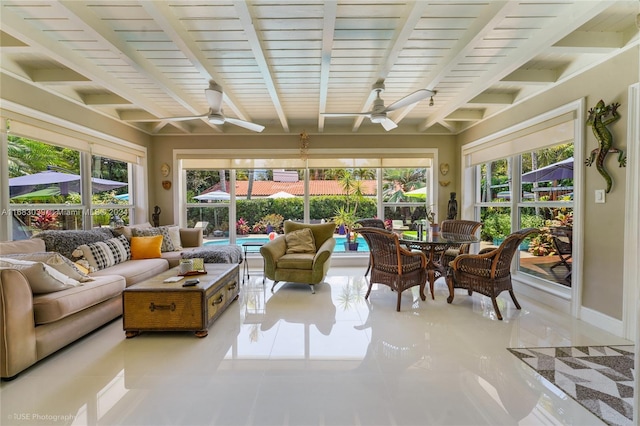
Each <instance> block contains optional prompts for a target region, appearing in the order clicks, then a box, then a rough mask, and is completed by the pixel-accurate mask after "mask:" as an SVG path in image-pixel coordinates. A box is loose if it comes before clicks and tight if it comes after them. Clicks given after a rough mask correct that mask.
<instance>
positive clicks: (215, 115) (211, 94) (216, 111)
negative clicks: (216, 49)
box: [161, 81, 264, 132]
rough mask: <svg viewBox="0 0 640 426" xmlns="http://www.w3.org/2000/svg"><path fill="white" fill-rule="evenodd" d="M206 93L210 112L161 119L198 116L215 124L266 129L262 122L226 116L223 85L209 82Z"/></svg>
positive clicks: (171, 119) (188, 118) (168, 119)
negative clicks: (223, 104)
mask: <svg viewBox="0 0 640 426" xmlns="http://www.w3.org/2000/svg"><path fill="white" fill-rule="evenodd" d="M204 94H205V96H206V97H207V103H208V104H209V112H207V113H206V114H201V115H192V116H186V117H168V118H162V119H161V120H166V121H186V120H195V119H198V118H206V119H207V121H209V123H211V124H215V125H217V126H221V125H223V124H224V123H229V124H233V125H236V126H240V127H244V128H245V129H248V130H251V131H253V132H261V131H263V130H264V126H261V125H260V124H256V123H251V122H249V121H245V120H240V119H238V118H231V117H225V116H224V114H223V113H222V87H220V86H219V85H218V84H216V83H215V82H213V81H211V82H209V88H207V89H205V91H204Z"/></svg>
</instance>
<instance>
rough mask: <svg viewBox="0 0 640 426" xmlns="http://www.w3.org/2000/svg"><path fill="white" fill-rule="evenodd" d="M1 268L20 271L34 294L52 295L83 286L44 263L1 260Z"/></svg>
mask: <svg viewBox="0 0 640 426" xmlns="http://www.w3.org/2000/svg"><path fill="white" fill-rule="evenodd" d="M0 267H3V268H12V269H18V270H20V271H21V272H22V273H23V274H24V276H25V277H26V278H27V280H28V281H29V285H30V286H31V291H32V292H33V293H34V294H43V293H52V292H54V291H60V290H65V289H67V288H71V287H75V286H77V285H81V284H80V282H78V281H77V280H74V279H73V278H69V277H67V276H66V275H64V274H62V273H61V272H58V271H56V270H55V269H53V268H52V267H51V266H49V265H45V264H44V263H42V262H32V261H30V260H20V259H12V258H7V257H5V258H0Z"/></svg>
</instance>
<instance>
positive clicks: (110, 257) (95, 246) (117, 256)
mask: <svg viewBox="0 0 640 426" xmlns="http://www.w3.org/2000/svg"><path fill="white" fill-rule="evenodd" d="M78 252H81V253H78ZM78 254H82V256H83V257H84V258H85V259H86V260H87V261H88V262H89V265H90V266H91V267H92V268H95V269H97V270H100V269H104V268H108V267H110V266H113V265H116V264H118V263H122V262H124V261H126V260H129V259H131V246H130V245H129V241H127V237H125V236H124V235H120V236H119V237H117V238H112V239H110V240H107V241H98V242H96V243H92V244H84V245H81V246H80V247H78V249H77V250H76V251H75V252H74V255H78Z"/></svg>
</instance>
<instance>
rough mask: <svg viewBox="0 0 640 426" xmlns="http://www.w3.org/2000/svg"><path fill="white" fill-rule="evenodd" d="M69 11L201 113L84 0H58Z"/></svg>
mask: <svg viewBox="0 0 640 426" xmlns="http://www.w3.org/2000/svg"><path fill="white" fill-rule="evenodd" d="M59 3H60V4H61V5H62V6H64V7H65V8H66V9H67V10H69V12H70V13H71V14H72V15H70V16H69V18H68V19H69V20H71V21H73V22H75V23H76V24H78V25H80V26H82V27H83V30H84V31H86V32H87V34H91V35H92V36H94V37H96V39H98V40H99V41H101V42H102V43H106V44H108V45H109V46H111V48H112V49H113V50H114V51H115V52H117V53H118V55H119V57H120V58H121V59H122V60H123V61H124V62H126V63H127V64H128V65H129V66H130V67H132V68H133V69H135V70H136V71H137V72H139V73H140V74H142V75H143V76H145V77H146V78H148V79H150V80H152V81H153V82H154V83H155V84H157V85H158V86H159V87H162V88H163V89H164V91H165V92H166V93H167V95H169V96H170V97H171V98H172V99H174V100H175V101H176V102H177V103H179V104H180V105H182V106H183V107H184V108H185V109H186V110H187V111H189V112H190V113H191V114H194V115H198V114H202V113H203V111H201V110H200V108H199V107H198V106H197V105H198V101H197V100H195V99H192V98H191V96H190V95H189V94H187V93H185V92H184V91H183V90H182V89H181V88H180V87H178V86H177V85H176V84H175V83H174V82H173V81H172V80H171V79H170V78H167V77H166V76H165V75H164V74H163V73H162V72H160V71H159V70H158V69H157V68H156V67H155V66H154V64H153V63H152V62H151V61H149V60H148V59H147V58H145V57H144V56H143V55H142V54H140V53H139V52H138V51H137V50H136V49H135V48H134V47H133V46H131V45H129V44H128V43H127V42H126V41H125V40H123V39H121V38H120V37H118V35H117V34H116V33H115V32H114V31H113V28H111V27H110V26H109V25H107V24H105V22H104V21H103V20H102V19H99V18H98V17H97V16H96V15H95V14H94V13H93V12H91V10H90V9H89V7H88V5H87V3H84V2H78V1H69V0H61V1H60V2H59Z"/></svg>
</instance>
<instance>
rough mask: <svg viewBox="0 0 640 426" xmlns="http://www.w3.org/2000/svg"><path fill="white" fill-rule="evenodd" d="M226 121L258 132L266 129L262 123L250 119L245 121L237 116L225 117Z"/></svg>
mask: <svg viewBox="0 0 640 426" xmlns="http://www.w3.org/2000/svg"><path fill="white" fill-rule="evenodd" d="M224 121H225V122H227V123H231V124H235V125H236V126H240V127H244V128H245V129H247V130H251V131H254V132H258V133H260V132H261V131H263V130H264V126H261V125H260V124H256V123H251V122H249V121H244V120H240V119H237V118H225V119H224Z"/></svg>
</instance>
